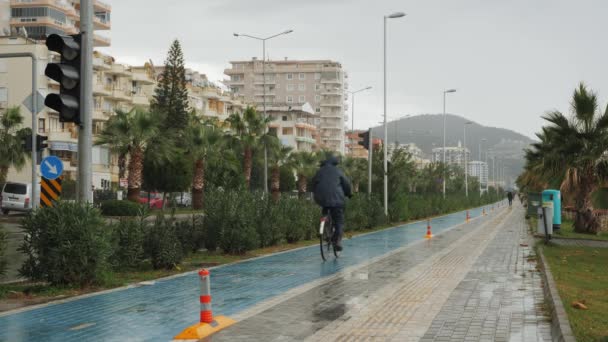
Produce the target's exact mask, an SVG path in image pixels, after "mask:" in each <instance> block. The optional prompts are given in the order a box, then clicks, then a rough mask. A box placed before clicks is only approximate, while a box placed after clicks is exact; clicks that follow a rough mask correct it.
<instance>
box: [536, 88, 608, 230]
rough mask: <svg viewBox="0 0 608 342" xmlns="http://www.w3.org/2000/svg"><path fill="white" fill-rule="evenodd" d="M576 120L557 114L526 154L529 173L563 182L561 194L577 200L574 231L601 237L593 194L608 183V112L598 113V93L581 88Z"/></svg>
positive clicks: (575, 97)
mask: <svg viewBox="0 0 608 342" xmlns="http://www.w3.org/2000/svg"><path fill="white" fill-rule="evenodd" d="M571 107H572V116H570V117H569V118H568V117H566V116H565V115H564V114H562V113H560V112H558V111H553V112H549V113H547V114H546V115H545V116H544V117H543V118H544V119H545V120H547V121H548V122H549V125H547V126H545V127H544V128H543V130H542V132H541V133H540V134H538V137H539V138H540V139H541V141H540V142H539V143H537V144H534V145H533V146H532V148H531V149H529V150H528V151H527V152H526V160H527V165H526V170H528V171H530V172H535V173H538V174H540V175H542V177H543V178H544V180H545V181H547V182H549V183H551V182H552V181H555V180H561V190H562V191H563V192H565V193H567V194H568V196H570V197H573V198H574V206H575V210H576V216H575V220H574V229H575V231H577V232H581V233H597V232H598V231H599V228H600V223H599V221H598V220H597V218H596V217H595V216H594V215H593V203H592V196H591V195H592V193H593V192H594V191H595V190H597V189H598V188H599V187H600V186H601V184H602V183H604V182H606V181H607V180H608V159H607V156H606V151H607V150H608V108H607V109H606V110H605V112H604V113H601V112H600V111H599V110H598V101H597V96H596V94H595V93H593V92H592V91H590V90H589V89H587V87H586V86H585V85H584V84H582V83H581V84H580V85H579V87H578V88H577V89H576V90H575V91H574V95H573V98H572V102H571Z"/></svg>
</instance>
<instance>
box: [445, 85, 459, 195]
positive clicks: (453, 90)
mask: <svg viewBox="0 0 608 342" xmlns="http://www.w3.org/2000/svg"><path fill="white" fill-rule="evenodd" d="M455 92H456V89H448V90H444V91H443V199H445V177H446V174H445V169H446V166H447V164H446V160H445V118H446V114H445V97H446V94H449V93H455Z"/></svg>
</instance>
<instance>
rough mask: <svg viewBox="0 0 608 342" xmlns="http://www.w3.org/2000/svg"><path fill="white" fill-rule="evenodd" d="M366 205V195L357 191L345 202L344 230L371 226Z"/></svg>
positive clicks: (367, 201) (367, 203)
mask: <svg viewBox="0 0 608 342" xmlns="http://www.w3.org/2000/svg"><path fill="white" fill-rule="evenodd" d="M368 205H369V200H368V199H367V195H363V194H358V193H357V194H355V195H353V197H352V198H351V199H350V200H349V201H348V202H347V203H346V214H345V219H344V221H345V222H344V230H345V231H352V230H361V229H366V228H371V224H370V217H369V213H368Z"/></svg>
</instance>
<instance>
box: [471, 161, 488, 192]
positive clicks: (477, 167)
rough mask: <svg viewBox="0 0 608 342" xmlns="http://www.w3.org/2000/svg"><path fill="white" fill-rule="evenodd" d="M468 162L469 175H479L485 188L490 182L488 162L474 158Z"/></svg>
mask: <svg viewBox="0 0 608 342" xmlns="http://www.w3.org/2000/svg"><path fill="white" fill-rule="evenodd" d="M468 164H469V168H468V172H469V176H472V177H477V179H479V182H480V183H481V185H482V186H483V187H484V188H485V186H486V185H487V184H488V163H486V162H482V161H478V160H473V161H470V162H469V163H468Z"/></svg>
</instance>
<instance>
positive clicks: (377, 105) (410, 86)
mask: <svg viewBox="0 0 608 342" xmlns="http://www.w3.org/2000/svg"><path fill="white" fill-rule="evenodd" d="M105 1H106V2H109V3H110V4H111V5H112V6H113V8H112V31H111V32H110V36H111V38H112V46H111V47H109V48H105V49H103V50H104V51H105V52H108V53H110V54H112V55H114V56H116V57H117V59H118V60H119V61H121V62H124V63H129V64H142V63H143V62H145V61H146V60H147V59H152V60H153V61H154V62H155V63H157V64H161V63H162V62H163V60H164V58H165V55H166V52H167V49H168V47H169V44H170V43H171V40H172V39H174V38H178V39H179V40H180V41H181V42H182V44H183V49H184V52H185V56H186V60H187V65H188V66H189V67H192V68H194V69H197V70H199V71H200V72H204V73H206V74H207V75H208V76H209V78H210V79H211V80H221V79H223V78H226V77H225V76H224V75H223V70H224V69H225V68H226V67H228V66H229V64H228V61H230V60H239V59H249V58H251V57H253V56H257V57H260V56H261V44H260V43H259V42H257V41H253V40H249V39H244V38H235V37H233V35H232V33H233V32H241V33H249V34H252V35H258V36H267V35H272V34H274V33H277V32H281V31H283V30H286V29H293V30H294V32H293V33H291V34H289V35H286V36H281V37H278V38H275V39H273V40H271V41H269V42H268V44H267V54H268V56H269V57H270V58H271V59H283V58H284V57H289V58H290V59H332V60H336V61H340V62H341V63H342V65H343V67H344V68H345V69H346V70H347V71H348V72H349V83H350V84H349V86H350V89H351V90H355V89H359V88H363V87H366V86H372V87H373V89H372V90H370V91H368V92H365V93H360V94H359V95H357V102H356V113H355V116H356V117H355V126H356V127H359V128H364V127H365V128H367V127H368V126H370V125H375V124H377V123H378V121H380V120H381V115H382V113H383V109H382V75H383V74H382V20H383V19H382V17H383V15H386V14H390V13H392V12H395V11H403V12H406V13H407V16H406V17H404V18H400V19H392V20H389V23H388V24H389V25H388V72H389V76H388V88H387V89H388V115H389V118H391V117H393V118H394V117H399V116H402V115H407V114H423V113H440V112H441V111H442V92H443V89H446V88H456V89H458V92H457V93H455V94H450V95H449V98H448V106H447V107H448V112H449V113H454V114H460V115H463V116H465V117H467V118H469V119H471V120H474V121H477V122H479V123H481V124H483V125H489V126H496V127H504V128H510V129H513V130H516V131H518V132H520V133H523V134H526V135H528V136H533V134H534V132H536V131H538V130H539V128H540V127H541V125H542V119H541V118H540V116H541V115H542V114H543V113H544V112H546V111H548V110H553V109H559V110H561V111H569V98H570V97H571V93H572V91H573V89H574V87H575V86H576V85H577V83H578V82H580V81H584V82H585V83H587V84H588V85H589V86H590V87H592V88H593V89H594V90H596V91H597V92H598V93H599V98H600V103H601V106H602V108H603V109H605V108H606V107H605V106H606V103H607V102H608V62H607V61H608V39H607V38H606V34H607V32H608V20H606V15H607V14H608V1H607V0H576V1H574V0H510V1H507V0H375V1H372V0H299V1H294V0H255V1H253V0H173V1H165V0H163V1H161V0H105ZM349 125H350V124H349Z"/></svg>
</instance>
